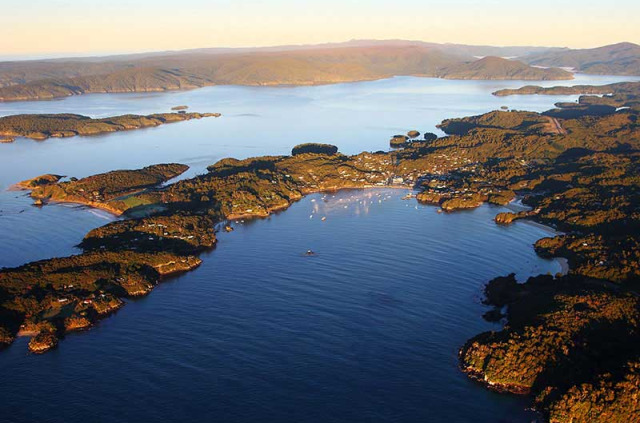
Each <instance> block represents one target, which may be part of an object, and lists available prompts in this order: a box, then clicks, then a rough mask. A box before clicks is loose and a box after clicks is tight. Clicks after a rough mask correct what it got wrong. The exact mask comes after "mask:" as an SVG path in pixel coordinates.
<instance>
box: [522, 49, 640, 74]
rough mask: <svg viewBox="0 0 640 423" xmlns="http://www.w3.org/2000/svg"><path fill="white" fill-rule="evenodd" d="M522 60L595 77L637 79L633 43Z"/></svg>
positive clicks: (638, 53)
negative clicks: (635, 77)
mask: <svg viewBox="0 0 640 423" xmlns="http://www.w3.org/2000/svg"><path fill="white" fill-rule="evenodd" d="M524 59H525V61H526V62H527V63H529V64H531V65H537V66H558V67H569V68H573V69H575V70H576V71H578V72H583V73H590V74H596V75H640V46H639V45H637V44H633V43H619V44H612V45H609V46H604V47H598V48H590V49H582V50H571V49H562V50H554V51H548V52H540V53H533V54H530V55H528V56H527V57H525V58H524Z"/></svg>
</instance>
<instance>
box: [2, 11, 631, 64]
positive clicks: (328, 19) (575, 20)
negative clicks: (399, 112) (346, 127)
mask: <svg viewBox="0 0 640 423" xmlns="http://www.w3.org/2000/svg"><path fill="white" fill-rule="evenodd" d="M0 3H5V4H4V6H3V7H2V10H3V24H2V25H0V56H1V57H2V58H5V59H6V58H12V57H14V58H35V57H54V56H73V55H88V54H96V55H99V54H110V53H127V52H140V51H158V50H179V49H189V48H202V47H261V46H273V45H286V44H318V43H325V42H341V41H346V40H350V39H407V40H421V41H429V42H438V43H460V44H474V45H495V46H513V45H529V46H558V47H573V48H588V47H597V46H601V45H605V44H613V43H617V42H621V41H629V42H634V43H640V29H639V27H638V22H637V16H638V15H639V14H640V3H639V2H637V1H634V0H611V1H609V2H607V4H606V7H605V6H603V4H602V2H600V1H595V0H582V1H578V0H554V1H551V0H538V1H536V2H531V1H526V2H525V1H520V0H515V1H510V2H504V1H499V0H482V1H480V0H423V1H420V0H394V1H388V0H369V1H367V2H366V3H365V4H364V5H363V2H362V1H358V0H324V1H317V0H309V1H307V2H300V1H294V0H270V1H260V0H213V1H207V0H192V1H190V2H188V3H184V4H182V5H181V4H180V3H176V2H174V1H169V0H137V1H135V3H132V2H131V0H111V1H109V2H104V1H97V0H84V1H80V0H30V1H28V2H13V1H9V0H0ZM180 6H182V7H180Z"/></svg>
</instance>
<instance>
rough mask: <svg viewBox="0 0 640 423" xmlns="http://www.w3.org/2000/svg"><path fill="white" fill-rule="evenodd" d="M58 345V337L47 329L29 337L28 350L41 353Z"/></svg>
mask: <svg viewBox="0 0 640 423" xmlns="http://www.w3.org/2000/svg"><path fill="white" fill-rule="evenodd" d="M56 346H58V337H57V336H56V335H55V334H54V333H53V332H49V331H43V332H40V333H38V334H37V335H36V336H34V337H33V338H31V340H30V341H29V351H31V352H32V353H34V354H42V353H45V352H47V351H49V350H51V349H53V348H55V347H56Z"/></svg>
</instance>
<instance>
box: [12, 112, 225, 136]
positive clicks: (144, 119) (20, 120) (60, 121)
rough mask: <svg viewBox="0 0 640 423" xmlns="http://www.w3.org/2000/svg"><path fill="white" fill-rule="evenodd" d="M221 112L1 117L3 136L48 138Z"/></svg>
mask: <svg viewBox="0 0 640 423" xmlns="http://www.w3.org/2000/svg"><path fill="white" fill-rule="evenodd" d="M219 116H220V114H219V113H158V114H153V115H147V116H141V115H121V116H113V117H108V118H100V119H94V118H90V117H88V116H82V115H75V114H69V113H61V114H29V115H11V116H4V117H0V140H2V139H5V140H7V142H11V141H13V140H15V139H16V138H17V137H24V138H31V139H33V140H45V139H47V138H66V137H75V136H77V135H83V136H86V135H100V134H106V133H110V132H118V131H126V130H132V129H141V128H149V127H153V126H159V125H164V124H166V123H172V122H182V121H185V120H191V119H202V118H205V117H219Z"/></svg>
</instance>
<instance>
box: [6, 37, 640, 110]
mask: <svg viewBox="0 0 640 423" xmlns="http://www.w3.org/2000/svg"><path fill="white" fill-rule="evenodd" d="M639 50H640V46H637V45H635V44H631V43H622V44H615V45H612V46H606V47H601V48H596V49H586V50H570V49H562V48H550V47H491V46H467V45H460V44H434V43H426V42H421V41H403V40H388V41H374V40H359V41H349V42H345V43H333V44H321V45H313V46H278V47H267V48H239V49H225V48H213V49H195V50H183V51H165V52H155V53H141V54H130V55H117V56H107V57H86V58H73V59H50V60H32V61H14V62H0V101H15V100H41V99H52V98H58V97H65V96H70V95H79V94H85V93H119V92H153V91H167V90H179V89H191V88H198V87H204V86H210V85H221V84H226V85H315V84H329V83H338V82H351V81H364V80H374V79H382V78H389V77H392V76H399V75H414V76H425V77H437V78H448V79H493V80H506V79H512V80H566V79H572V74H571V73H570V72H567V71H565V70H562V69H558V68H557V67H572V68H575V69H577V70H579V71H581V72H588V73H598V74H607V73H608V74H621V75H640V67H639V66H638V63H639V62H640V53H639ZM515 57H517V58H518V60H512V59H514V58H515Z"/></svg>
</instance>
